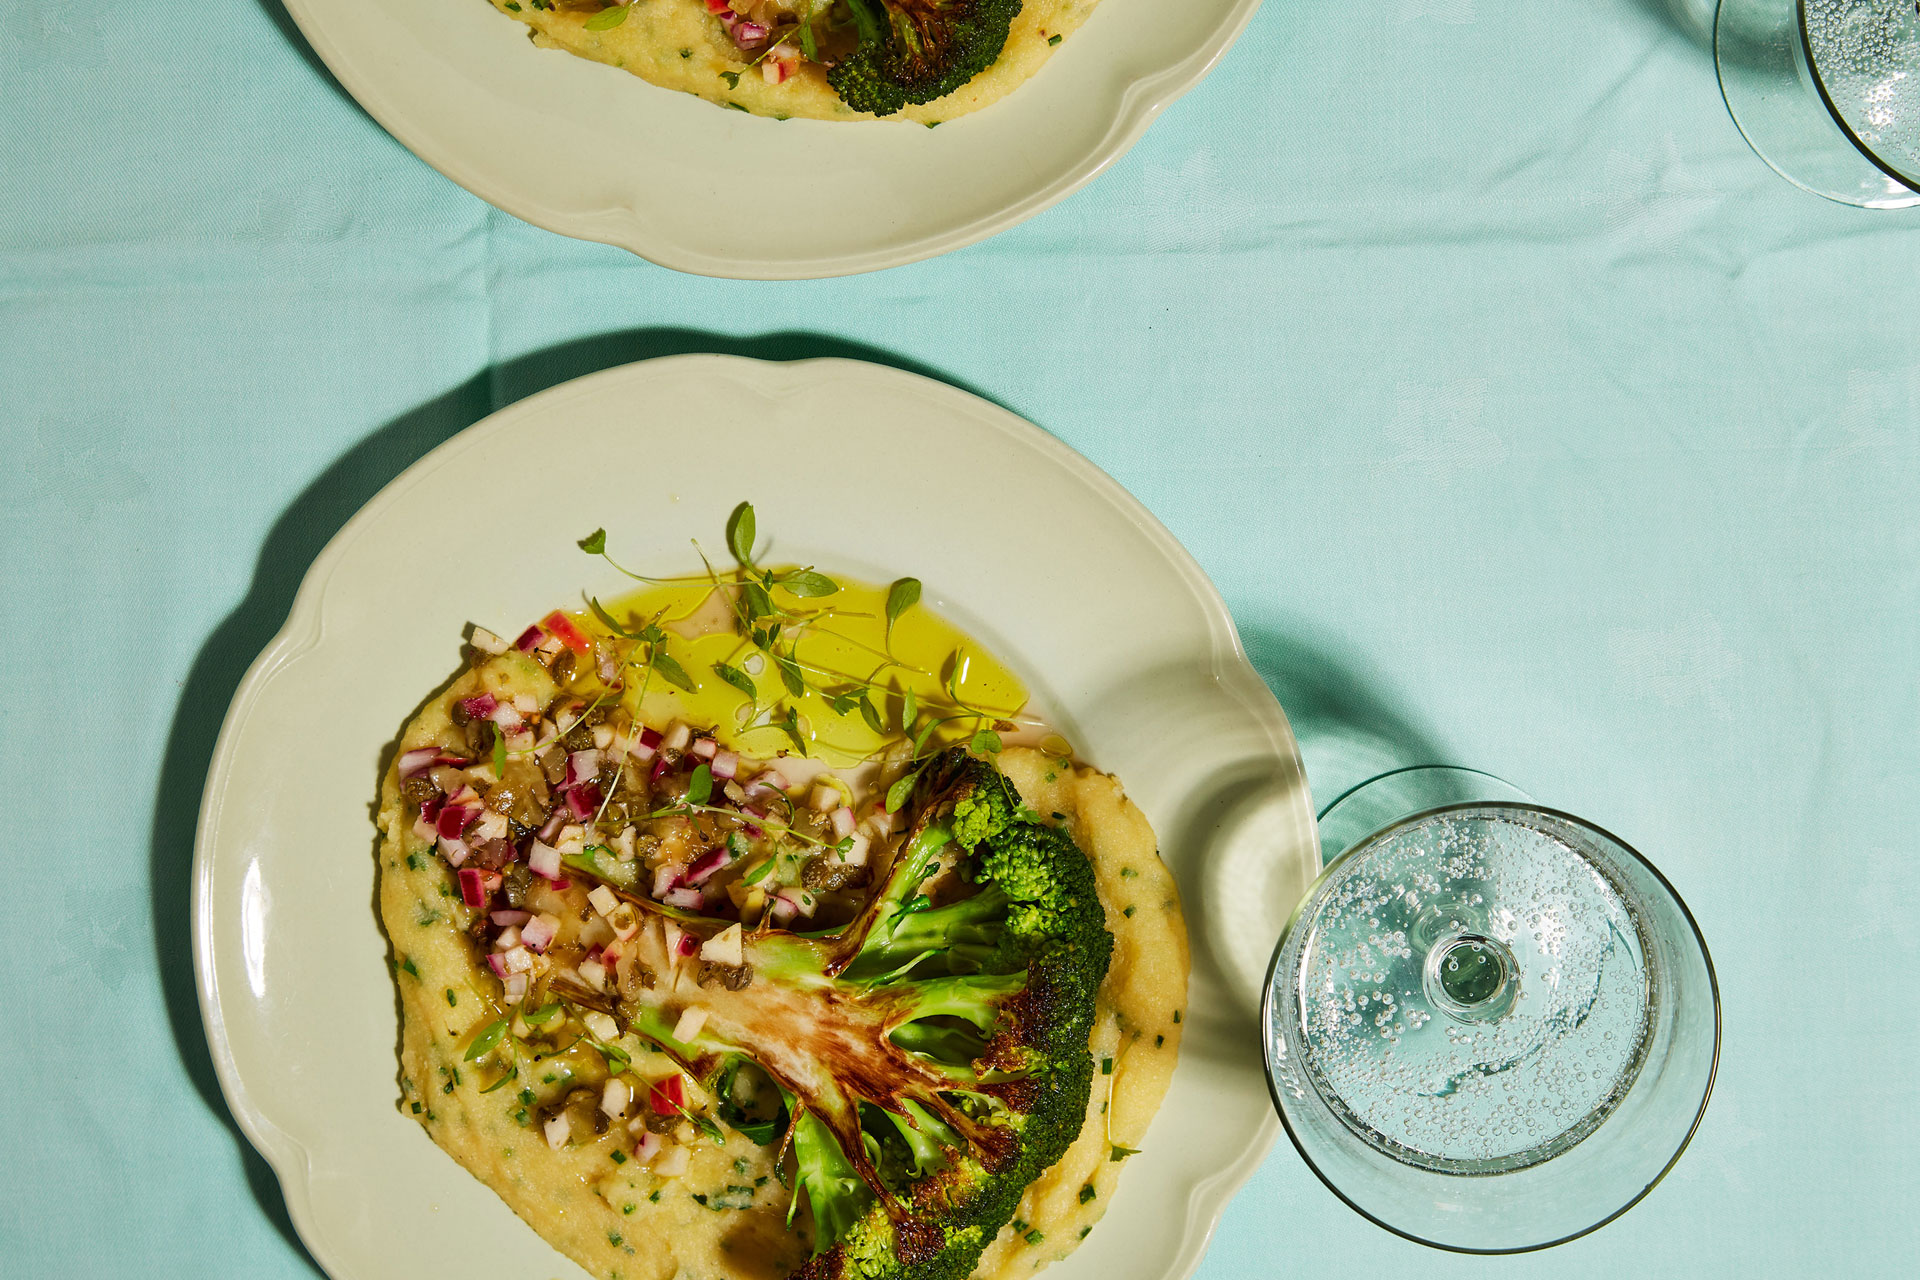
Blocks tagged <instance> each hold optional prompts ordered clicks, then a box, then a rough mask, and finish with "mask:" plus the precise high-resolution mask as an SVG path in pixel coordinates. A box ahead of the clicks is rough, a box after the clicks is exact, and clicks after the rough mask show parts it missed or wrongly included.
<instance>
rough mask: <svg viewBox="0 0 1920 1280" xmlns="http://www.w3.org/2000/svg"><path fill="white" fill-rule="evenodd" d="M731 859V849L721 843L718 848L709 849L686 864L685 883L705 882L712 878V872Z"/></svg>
mask: <svg viewBox="0 0 1920 1280" xmlns="http://www.w3.org/2000/svg"><path fill="white" fill-rule="evenodd" d="M732 861H733V851H732V850H730V849H728V848H727V846H725V845H721V846H720V847H719V848H718V849H709V850H707V851H706V852H705V853H703V854H701V855H700V856H699V857H697V858H695V859H694V860H693V861H692V862H690V863H688V864H687V883H688V884H705V883H706V882H707V881H709V880H711V879H713V877H714V873H716V872H717V871H719V870H720V868H722V867H724V866H726V865H727V864H728V863H730V862H732Z"/></svg>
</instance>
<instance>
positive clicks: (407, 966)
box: [400, 956, 420, 978]
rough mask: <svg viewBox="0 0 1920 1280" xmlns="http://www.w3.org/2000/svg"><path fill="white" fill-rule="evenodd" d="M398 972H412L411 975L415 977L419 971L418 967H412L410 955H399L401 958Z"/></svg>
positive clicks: (418, 974)
mask: <svg viewBox="0 0 1920 1280" xmlns="http://www.w3.org/2000/svg"><path fill="white" fill-rule="evenodd" d="M400 972H402V973H410V974H412V975H413V976H414V977H416V978H418V977H419V976H420V971H419V970H418V969H416V968H414V967H413V957H412V956H403V957H401V960H400Z"/></svg>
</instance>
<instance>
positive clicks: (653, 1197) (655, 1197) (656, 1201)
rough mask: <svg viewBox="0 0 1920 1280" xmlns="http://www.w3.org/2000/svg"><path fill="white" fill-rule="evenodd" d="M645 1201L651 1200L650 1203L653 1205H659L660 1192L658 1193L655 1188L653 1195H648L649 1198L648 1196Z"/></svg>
mask: <svg viewBox="0 0 1920 1280" xmlns="http://www.w3.org/2000/svg"><path fill="white" fill-rule="evenodd" d="M647 1199H648V1200H651V1201H652V1202H653V1203H654V1204H659V1203H660V1192H659V1190H658V1189H657V1188H656V1189H655V1190H654V1193H653V1194H652V1195H650V1196H648V1197H647Z"/></svg>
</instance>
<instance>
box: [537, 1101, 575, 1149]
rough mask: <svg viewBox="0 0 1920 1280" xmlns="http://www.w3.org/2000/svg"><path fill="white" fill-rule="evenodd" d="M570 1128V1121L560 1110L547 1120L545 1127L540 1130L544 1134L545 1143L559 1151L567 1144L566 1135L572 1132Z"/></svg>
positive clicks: (571, 1127)
mask: <svg viewBox="0 0 1920 1280" xmlns="http://www.w3.org/2000/svg"><path fill="white" fill-rule="evenodd" d="M572 1129H573V1125H572V1122H571V1121H569V1120H568V1119H567V1113H566V1112H564V1111H562V1112H561V1113H560V1114H558V1115H556V1116H554V1117H553V1119H551V1120H549V1121H547V1123H546V1127H545V1128H544V1129H542V1130H541V1132H543V1133H544V1134H545V1135H546V1138H547V1145H548V1146H549V1147H551V1148H553V1149H554V1150H555V1151H559V1150H561V1149H562V1148H564V1147H565V1146H566V1145H567V1135H568V1134H569V1133H571V1132H572Z"/></svg>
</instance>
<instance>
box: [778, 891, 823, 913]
mask: <svg viewBox="0 0 1920 1280" xmlns="http://www.w3.org/2000/svg"><path fill="white" fill-rule="evenodd" d="M776 896H777V897H778V898H779V899H780V901H782V902H785V903H789V904H791V905H792V907H793V910H794V913H795V914H796V915H803V916H807V917H811V916H812V915H813V913H814V911H815V909H816V908H818V907H819V905H820V900H819V899H818V898H816V897H814V896H813V895H812V894H811V893H809V892H807V891H806V890H805V889H794V888H786V889H782V890H780V891H779V893H778V894H777V895H776Z"/></svg>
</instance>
